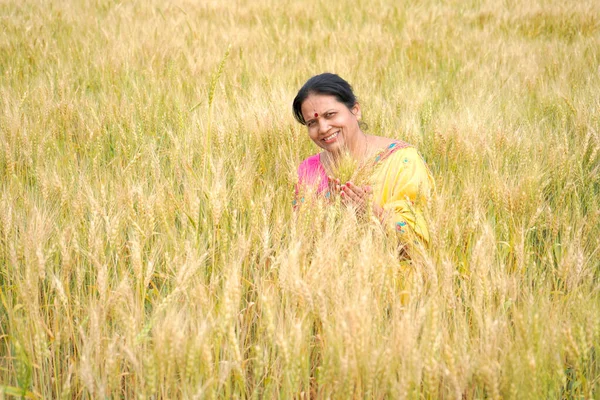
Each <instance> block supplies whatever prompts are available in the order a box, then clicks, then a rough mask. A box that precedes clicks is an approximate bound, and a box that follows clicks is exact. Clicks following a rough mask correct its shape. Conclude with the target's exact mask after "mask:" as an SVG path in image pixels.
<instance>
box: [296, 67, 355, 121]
mask: <svg viewBox="0 0 600 400" xmlns="http://www.w3.org/2000/svg"><path fill="white" fill-rule="evenodd" d="M310 94H324V95H330V96H335V98H336V99H337V101H339V102H340V103H344V105H345V106H346V107H348V109H349V110H351V109H352V107H354V105H355V104H356V96H355V95H354V92H353V91H352V86H350V84H349V83H348V82H346V81H345V80H344V79H342V78H340V77H339V76H338V75H336V74H332V73H329V72H325V73H323V74H320V75H315V76H313V77H312V78H310V79H309V80H307V81H306V83H305V84H304V86H302V88H300V90H299V91H298V94H297V95H296V97H295V98H294V103H293V105H292V108H293V110H294V118H296V121H298V122H300V123H301V124H302V125H306V121H305V120H304V116H303V115H302V103H304V100H306V98H307V97H308V96H309V95H310Z"/></svg>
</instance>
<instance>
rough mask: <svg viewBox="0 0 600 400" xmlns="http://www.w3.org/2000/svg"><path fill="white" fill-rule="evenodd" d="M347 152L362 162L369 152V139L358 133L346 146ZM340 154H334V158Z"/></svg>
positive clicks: (360, 132)
mask: <svg viewBox="0 0 600 400" xmlns="http://www.w3.org/2000/svg"><path fill="white" fill-rule="evenodd" d="M346 147H347V150H348V152H349V153H350V155H351V156H352V158H354V159H355V160H357V161H363V160H364V159H365V158H366V157H367V155H368V151H369V137H368V136H367V135H366V134H364V133H363V132H362V131H358V133H357V135H356V138H355V140H353V141H352V142H350V143H347V145H346ZM340 155H341V153H338V154H334V155H333V156H334V158H337V157H339V156H340Z"/></svg>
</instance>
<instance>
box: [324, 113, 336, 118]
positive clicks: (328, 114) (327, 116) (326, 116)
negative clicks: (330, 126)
mask: <svg viewBox="0 0 600 400" xmlns="http://www.w3.org/2000/svg"><path fill="white" fill-rule="evenodd" d="M334 115H335V113H334V112H330V113H327V114H325V118H331V117H333V116H334Z"/></svg>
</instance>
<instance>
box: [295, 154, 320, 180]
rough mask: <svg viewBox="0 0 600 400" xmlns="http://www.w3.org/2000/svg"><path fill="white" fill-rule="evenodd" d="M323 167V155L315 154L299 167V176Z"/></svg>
mask: <svg viewBox="0 0 600 400" xmlns="http://www.w3.org/2000/svg"><path fill="white" fill-rule="evenodd" d="M320 166H321V153H317V154H313V155H312V156H310V157H307V158H305V159H304V160H302V162H301V163H300V165H298V175H306V174H307V173H309V172H312V171H316V170H318V169H319V168H320Z"/></svg>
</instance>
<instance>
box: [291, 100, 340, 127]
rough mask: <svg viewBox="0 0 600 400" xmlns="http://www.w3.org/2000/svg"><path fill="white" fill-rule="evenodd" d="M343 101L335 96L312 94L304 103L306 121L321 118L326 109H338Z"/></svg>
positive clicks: (303, 110) (303, 109)
mask: <svg viewBox="0 0 600 400" xmlns="http://www.w3.org/2000/svg"><path fill="white" fill-rule="evenodd" d="M340 104H341V103H340V102H339V101H337V99H336V98H335V97H334V96H330V95H320V94H310V95H309V96H308V97H307V98H306V100H304V102H303V103H302V107H301V109H302V115H303V116H304V120H305V121H309V120H311V119H313V118H319V116H321V115H323V114H324V113H325V112H326V111H329V110H332V109H337V108H339V105H340Z"/></svg>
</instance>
